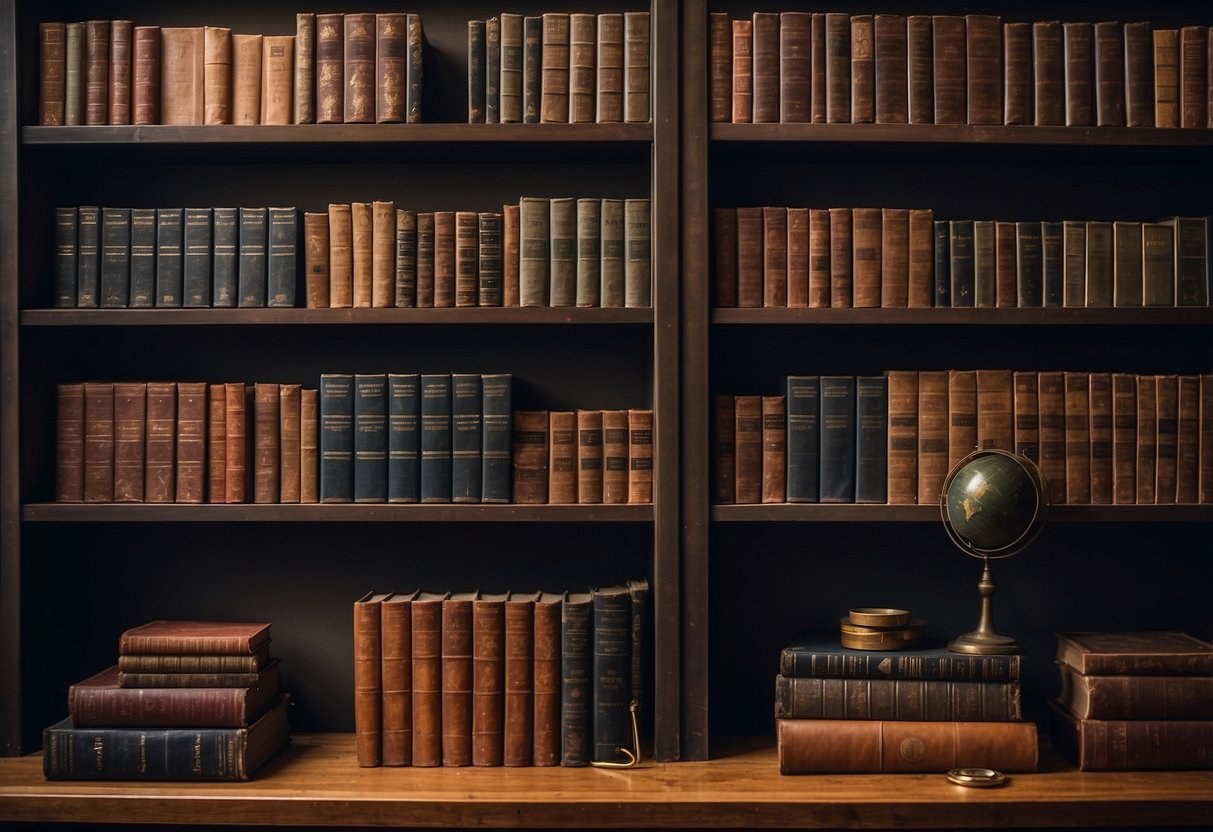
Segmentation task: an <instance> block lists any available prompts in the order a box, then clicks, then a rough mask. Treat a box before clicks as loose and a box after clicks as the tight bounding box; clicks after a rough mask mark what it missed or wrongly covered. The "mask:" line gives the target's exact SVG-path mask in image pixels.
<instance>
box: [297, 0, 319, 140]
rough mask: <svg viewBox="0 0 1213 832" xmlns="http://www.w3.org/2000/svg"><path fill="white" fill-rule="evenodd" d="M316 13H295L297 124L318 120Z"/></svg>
mask: <svg viewBox="0 0 1213 832" xmlns="http://www.w3.org/2000/svg"><path fill="white" fill-rule="evenodd" d="M315 72H316V15H315V14H314V13H312V12H299V13H297V14H296V15H295V72H294V75H295V80H294V90H293V95H292V100H293V102H294V108H293V109H294V112H293V116H294V118H293V121H294V123H295V124H312V123H314V122H315V121H316V76H315Z"/></svg>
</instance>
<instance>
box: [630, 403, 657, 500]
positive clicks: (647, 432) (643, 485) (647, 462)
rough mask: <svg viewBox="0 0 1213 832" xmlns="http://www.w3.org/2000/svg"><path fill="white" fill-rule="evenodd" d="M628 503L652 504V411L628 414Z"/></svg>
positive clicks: (636, 411)
mask: <svg viewBox="0 0 1213 832" xmlns="http://www.w3.org/2000/svg"><path fill="white" fill-rule="evenodd" d="M627 413H628V502H629V503H652V502H653V429H654V419H653V411H652V410H629V411H628V412H627Z"/></svg>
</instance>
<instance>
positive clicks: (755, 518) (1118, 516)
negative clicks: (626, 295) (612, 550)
mask: <svg viewBox="0 0 1213 832" xmlns="http://www.w3.org/2000/svg"><path fill="white" fill-rule="evenodd" d="M77 508H79V507H77ZM712 519H713V520H715V521H717V522H743V523H765V522H776V521H784V522H790V523H799V522H819V523H851V522H855V523H939V522H941V520H940V515H939V506H937V505H925V506H924V505H886V504H871V503H868V504H863V503H767V504H765V505H761V504H759V505H719V506H712ZM1210 521H1213V506H1207V505H1204V506H1197V505H1163V506H1149V505H1140V506H1137V505H1135V506H1110V505H1072V506H1071V505H1055V506H1050V507H1049V522H1050V523H1157V522H1173V523H1178V522H1191V523H1208V522H1210Z"/></svg>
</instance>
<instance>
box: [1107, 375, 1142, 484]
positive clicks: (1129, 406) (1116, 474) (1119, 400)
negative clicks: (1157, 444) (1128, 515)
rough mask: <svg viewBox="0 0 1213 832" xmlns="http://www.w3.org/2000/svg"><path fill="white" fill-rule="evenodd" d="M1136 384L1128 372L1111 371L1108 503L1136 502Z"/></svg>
mask: <svg viewBox="0 0 1213 832" xmlns="http://www.w3.org/2000/svg"><path fill="white" fill-rule="evenodd" d="M1136 486H1137V383H1136V380H1135V378H1134V377H1133V376H1132V375H1131V374H1129V373H1113V374H1112V502H1113V503H1114V504H1116V505H1133V504H1134V503H1136V502H1137V488H1136Z"/></svg>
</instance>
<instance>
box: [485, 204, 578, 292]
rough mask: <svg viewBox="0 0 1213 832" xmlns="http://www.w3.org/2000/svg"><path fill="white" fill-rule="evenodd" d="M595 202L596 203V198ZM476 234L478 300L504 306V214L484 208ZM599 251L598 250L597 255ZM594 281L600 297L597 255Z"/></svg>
mask: <svg viewBox="0 0 1213 832" xmlns="http://www.w3.org/2000/svg"><path fill="white" fill-rule="evenodd" d="M595 202H597V201H596V200H595ZM476 224H477V226H478V228H477V233H478V239H477V251H476V255H477V272H478V273H477V276H476V279H477V286H476V296H477V297H476V299H477V303H478V304H479V305H480V306H501V305H502V300H503V298H502V287H501V258H502V240H501V234H502V229H501V224H502V223H501V213H500V212H497V211H481V212H480V213H479V214H478V215H477V218H476ZM597 234H598V227H597V224H595V227H594V235H595V236H594V240H595V241H597V239H598V236H597ZM596 254H597V252H595V255H596ZM594 269H595V282H594V294H595V297H597V293H598V283H597V269H598V258H597V256H595V258H594Z"/></svg>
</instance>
